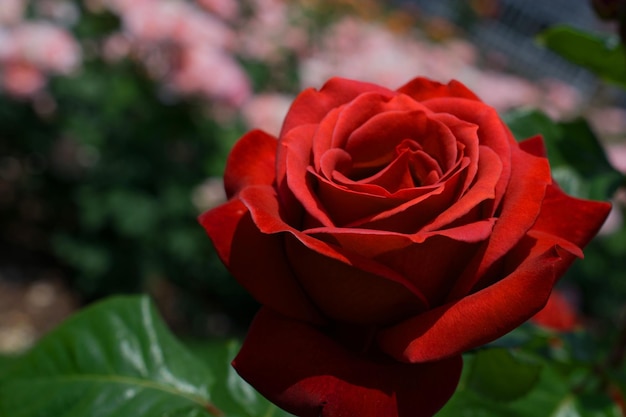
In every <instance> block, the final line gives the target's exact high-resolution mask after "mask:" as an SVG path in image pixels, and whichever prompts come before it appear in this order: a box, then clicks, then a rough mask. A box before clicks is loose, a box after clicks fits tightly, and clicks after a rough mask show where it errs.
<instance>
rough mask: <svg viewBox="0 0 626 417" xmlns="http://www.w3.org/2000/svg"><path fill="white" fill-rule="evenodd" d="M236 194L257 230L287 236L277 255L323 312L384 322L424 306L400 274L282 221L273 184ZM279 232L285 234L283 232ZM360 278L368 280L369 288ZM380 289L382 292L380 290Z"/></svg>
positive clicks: (351, 318)
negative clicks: (283, 248) (282, 250)
mask: <svg viewBox="0 0 626 417" xmlns="http://www.w3.org/2000/svg"><path fill="white" fill-rule="evenodd" d="M240 196H241V199H242V201H243V202H244V204H246V206H247V207H248V209H249V210H250V213H251V215H252V219H253V221H254V223H255V224H256V226H257V227H258V228H259V229H260V231H261V232H263V233H265V234H268V235H276V234H279V235H280V236H281V239H285V240H284V241H282V240H281V242H284V244H285V246H286V258H285V254H283V255H282V256H283V258H281V259H290V260H291V261H290V266H291V269H292V270H293V272H294V274H295V276H297V280H298V281H299V282H300V283H301V285H302V286H303V287H304V288H305V289H306V293H307V294H308V295H309V296H310V297H311V299H313V300H314V302H315V303H316V305H318V306H319V307H320V308H321V309H322V310H323V312H324V313H325V314H326V315H328V316H332V317H333V318H335V319H338V318H340V319H342V320H344V321H352V322H355V323H356V322H368V321H374V322H381V321H383V322H388V321H390V320H392V319H394V318H397V316H399V315H400V314H402V313H403V312H407V311H408V310H410V311H411V312H416V311H423V310H424V309H425V308H426V306H427V302H426V301H425V299H424V297H423V296H422V295H421V294H420V293H419V291H418V290H417V289H416V288H415V287H414V286H413V285H412V284H411V283H410V282H409V281H407V280H406V278H405V277H403V276H402V275H400V274H398V273H396V272H394V271H392V270H391V269H389V268H386V267H385V266H384V265H382V264H379V263H377V262H375V261H372V260H371V259H367V258H362V257H359V256H358V255H356V254H354V253H350V252H349V251H342V250H341V249H340V248H339V247H336V246H334V245H333V244H332V243H331V244H329V243H327V242H324V241H322V240H319V239H316V238H314V237H311V236H308V235H307V234H304V233H302V232H300V231H298V230H296V229H294V228H292V227H290V226H289V225H288V224H286V223H284V222H283V221H282V219H281V218H280V213H279V206H278V201H277V199H276V195H275V191H274V190H273V189H272V187H269V186H256V187H248V188H246V189H245V190H243V191H242V192H241V193H240ZM282 232H288V235H284V237H283V233H282ZM291 236H293V238H292V237H291ZM270 259H271V258H270ZM270 261H271V260H268V262H270ZM338 271H341V272H338ZM349 282H352V287H350V285H348V284H349ZM355 282H356V283H355ZM359 282H361V283H360V284H359ZM362 282H368V283H369V284H368V286H367V288H366V286H364V285H363V284H362ZM361 287H362V289H363V293H362V294H361V295H360V296H359V297H355V295H356V293H355V292H354V291H353V290H351V288H361ZM376 289H377V291H378V292H377V291H376ZM272 290H273V286H271V287H268V289H267V291H268V292H270V293H271V291H272ZM346 291H349V293H346ZM381 293H382V294H385V296H380V294H381ZM390 306H392V307H390Z"/></svg>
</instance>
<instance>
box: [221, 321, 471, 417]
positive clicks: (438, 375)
mask: <svg viewBox="0 0 626 417" xmlns="http://www.w3.org/2000/svg"><path fill="white" fill-rule="evenodd" d="M233 366H234V367H235V369H236V370H237V372H238V373H239V374H240V375H241V376H242V377H243V378H244V379H245V380H246V381H248V382H249V383H250V384H252V386H254V387H255V388H256V389H257V390H258V391H259V392H260V393H261V394H263V395H264V396H265V397H267V398H268V399H269V400H270V401H272V402H274V403H276V404H277V405H278V406H280V407H282V408H284V409H285V410H287V411H289V412H290V413H293V414H296V415H298V416H300V417H357V416H358V417H430V416H432V415H434V414H435V413H436V412H437V411H438V410H439V409H440V408H441V407H442V406H443V405H444V404H445V403H446V401H447V400H448V399H449V398H450V397H451V396H452V394H453V393H454V390H455V389H456V385H457V383H458V380H459V378H460V373H461V368H462V359H461V357H460V356H456V357H453V358H450V359H446V360H443V361H439V362H433V363H428V364H417V365H415V364H405V363H398V362H393V361H388V360H387V359H383V360H380V361H373V360H368V359H367V358H366V357H364V356H363V355H362V354H358V353H354V352H351V351H348V350H347V349H345V348H343V347H342V346H341V345H339V344H338V343H336V342H335V341H334V340H332V339H330V338H329V337H328V336H326V335H325V334H323V333H322V332H320V331H319V330H317V329H315V328H313V327H310V326H308V325H306V324H304V323H299V322H297V321H293V320H289V319H287V318H285V317H282V316H280V315H278V314H276V313H274V312H272V311H270V310H269V309H263V310H261V312H260V313H259V314H258V315H257V317H256V318H255V320H254V322H253V323H252V326H251V327H250V330H249V332H248V335H247V337H246V340H245V342H244V344H243V346H242V348H241V351H240V352H239V355H238V356H237V357H236V358H235V360H234V361H233Z"/></svg>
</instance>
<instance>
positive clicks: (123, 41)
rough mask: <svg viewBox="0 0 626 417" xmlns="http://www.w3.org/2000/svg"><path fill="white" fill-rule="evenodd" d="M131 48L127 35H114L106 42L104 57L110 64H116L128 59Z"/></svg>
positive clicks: (103, 49)
mask: <svg viewBox="0 0 626 417" xmlns="http://www.w3.org/2000/svg"><path fill="white" fill-rule="evenodd" d="M131 47H132V46H131V43H130V41H129V40H128V38H127V37H126V36H125V35H123V34H121V33H113V34H112V35H110V36H109V37H107V38H106V39H105V40H104V43H103V45H102V56H103V58H104V59H105V60H107V61H108V62H115V61H118V60H120V59H122V58H125V57H127V56H128V54H129V53H130V50H131Z"/></svg>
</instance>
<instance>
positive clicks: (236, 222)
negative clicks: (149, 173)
mask: <svg viewBox="0 0 626 417" xmlns="http://www.w3.org/2000/svg"><path fill="white" fill-rule="evenodd" d="M199 220H200V223H201V224H202V226H204V228H205V230H206V232H207V234H208V235H209V237H210V238H211V240H212V241H213V244H214V246H215V249H216V251H217V253H218V255H219V257H220V259H221V260H222V262H224V264H225V265H226V267H227V268H228V270H229V271H230V273H231V274H232V275H233V276H234V277H235V279H236V280H237V281H238V282H239V283H240V284H241V285H242V286H243V287H244V288H245V289H246V290H247V291H248V292H249V293H250V294H252V296H253V297H254V298H255V299H256V300H257V301H258V302H259V303H261V304H263V305H267V306H270V307H271V308H273V309H275V310H276V311H279V312H281V313H282V314H284V315H287V316H289V317H293V318H295V319H299V320H305V321H307V322H311V323H323V322H324V321H325V319H324V318H322V316H321V315H320V313H319V311H318V310H317V309H316V308H315V307H314V306H313V305H312V304H311V301H310V300H309V298H308V296H307V295H305V294H304V292H303V291H302V288H301V287H300V285H299V284H298V282H297V280H296V279H295V278H294V276H293V273H292V271H291V269H290V268H289V265H288V264H287V262H286V255H285V252H284V250H283V246H282V238H281V236H280V235H267V234H263V233H261V232H260V231H259V229H258V228H257V227H256V226H255V225H254V223H253V222H252V219H251V217H250V214H249V212H248V210H247V209H246V207H245V206H244V205H243V204H242V203H241V201H239V200H237V199H232V200H230V201H229V202H227V203H226V204H223V205H221V206H219V207H217V208H215V209H213V210H210V211H208V212H206V213H204V214H203V215H202V216H200V219H199ZM233 242H236V244H233ZM261 277H262V279H260V278H261Z"/></svg>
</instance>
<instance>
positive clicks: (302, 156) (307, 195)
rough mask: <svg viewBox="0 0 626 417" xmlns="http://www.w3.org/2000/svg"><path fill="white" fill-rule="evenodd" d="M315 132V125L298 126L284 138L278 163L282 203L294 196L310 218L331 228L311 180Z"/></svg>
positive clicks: (329, 220) (329, 219) (331, 222)
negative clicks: (310, 172) (312, 148)
mask: <svg viewBox="0 0 626 417" xmlns="http://www.w3.org/2000/svg"><path fill="white" fill-rule="evenodd" d="M316 129H317V127H316V126H315V125H307V126H298V127H296V128H294V129H292V130H291V131H290V132H289V133H288V134H287V135H285V136H284V137H283V138H282V139H281V142H280V149H281V150H280V152H279V158H280V159H279V160H278V163H277V167H278V179H279V181H281V184H280V186H279V188H278V189H279V196H280V198H281V202H282V201H285V200H287V198H285V196H288V195H289V194H291V195H293V197H294V198H295V199H297V201H298V202H299V203H300V204H301V205H302V207H303V208H304V210H305V211H306V212H307V213H308V214H309V215H310V216H311V217H313V218H314V219H316V220H317V221H318V222H319V223H320V224H323V225H325V226H331V225H333V221H332V220H331V218H330V217H329V216H328V213H327V212H326V211H325V209H324V207H323V206H322V204H321V203H320V201H319V199H318V197H317V195H316V193H315V190H314V187H313V184H312V181H311V179H310V178H309V176H310V174H309V171H308V168H309V167H310V165H311V163H312V161H311V158H310V157H311V147H312V146H313V137H312V135H313V133H314V132H315V131H316ZM283 170H284V173H283V172H282V171H283ZM283 175H284V179H283Z"/></svg>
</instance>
